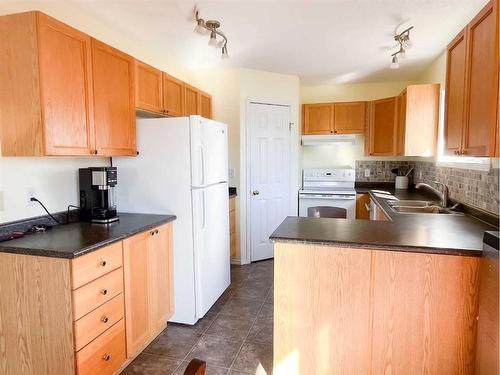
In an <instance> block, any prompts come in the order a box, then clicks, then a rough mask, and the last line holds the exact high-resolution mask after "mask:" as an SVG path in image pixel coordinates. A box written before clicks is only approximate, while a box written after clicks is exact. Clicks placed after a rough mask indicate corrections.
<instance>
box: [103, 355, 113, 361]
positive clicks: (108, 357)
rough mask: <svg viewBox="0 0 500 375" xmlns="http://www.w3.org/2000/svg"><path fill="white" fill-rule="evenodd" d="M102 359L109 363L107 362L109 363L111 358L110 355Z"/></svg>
mask: <svg viewBox="0 0 500 375" xmlns="http://www.w3.org/2000/svg"><path fill="white" fill-rule="evenodd" d="M102 359H103V360H104V361H106V362H107V361H109V360H110V359H111V356H110V355H109V354H104V355H103V356H102Z"/></svg>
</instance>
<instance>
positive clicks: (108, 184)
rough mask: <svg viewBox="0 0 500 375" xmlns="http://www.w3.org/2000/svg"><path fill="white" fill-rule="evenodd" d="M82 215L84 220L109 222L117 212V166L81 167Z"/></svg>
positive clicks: (116, 217)
mask: <svg viewBox="0 0 500 375" xmlns="http://www.w3.org/2000/svg"><path fill="white" fill-rule="evenodd" d="M79 177H80V215H81V216H80V217H81V220H83V221H90V222H92V223H101V224H108V223H112V222H114V221H117V220H118V215H117V214H116V202H115V186H116V183H117V177H116V167H90V168H80V170H79Z"/></svg>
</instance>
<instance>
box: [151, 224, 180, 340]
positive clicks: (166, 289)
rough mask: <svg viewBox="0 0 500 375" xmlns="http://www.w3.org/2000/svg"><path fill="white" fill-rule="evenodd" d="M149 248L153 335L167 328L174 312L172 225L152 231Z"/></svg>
mask: <svg viewBox="0 0 500 375" xmlns="http://www.w3.org/2000/svg"><path fill="white" fill-rule="evenodd" d="M152 233H153V235H152V236H151V237H150V239H149V241H150V246H149V276H150V282H149V283H150V289H149V314H150V322H151V326H150V329H151V335H154V334H156V333H158V331H159V330H161V329H163V328H165V325H166V324H167V320H168V319H169V318H170V317H171V316H172V314H173V312H174V299H173V293H174V288H173V270H172V262H173V258H172V257H173V254H172V249H173V245H172V224H171V223H168V224H165V225H162V226H161V227H158V228H156V229H154V230H153V231H152Z"/></svg>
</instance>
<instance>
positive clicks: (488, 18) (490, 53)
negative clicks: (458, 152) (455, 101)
mask: <svg viewBox="0 0 500 375" xmlns="http://www.w3.org/2000/svg"><path fill="white" fill-rule="evenodd" d="M495 17H496V14H495V13H494V12H493V1H490V3H489V4H488V5H487V6H486V7H485V8H484V9H483V10H482V11H481V12H480V13H479V14H478V15H477V16H476V17H475V18H474V19H473V20H472V22H471V23H469V25H468V26H467V51H468V56H467V58H468V61H467V89H466V92H467V99H466V100H467V108H466V111H465V113H466V120H465V122H464V130H463V140H462V153H463V154H465V155H468V156H489V155H491V156H493V155H494V152H495V150H494V147H495V144H494V141H493V140H494V137H495V128H496V119H497V95H498V51H497V50H496V38H497V31H496V19H495Z"/></svg>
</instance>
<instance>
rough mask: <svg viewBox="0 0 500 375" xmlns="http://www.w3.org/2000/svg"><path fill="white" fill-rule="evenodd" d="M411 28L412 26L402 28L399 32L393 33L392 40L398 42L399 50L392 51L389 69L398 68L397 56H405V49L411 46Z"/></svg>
mask: <svg viewBox="0 0 500 375" xmlns="http://www.w3.org/2000/svg"><path fill="white" fill-rule="evenodd" d="M412 29H413V26H411V27H409V28H407V29H406V30H403V31H402V32H400V33H399V34H396V35H394V40H395V41H396V42H398V44H399V50H398V51H397V52H394V53H393V54H392V55H391V57H392V61H391V65H390V68H391V69H399V59H398V56H399V58H402V59H404V58H405V57H406V50H407V49H408V48H411V47H412V46H413V43H412V42H411V40H410V31H411V30H412Z"/></svg>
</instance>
